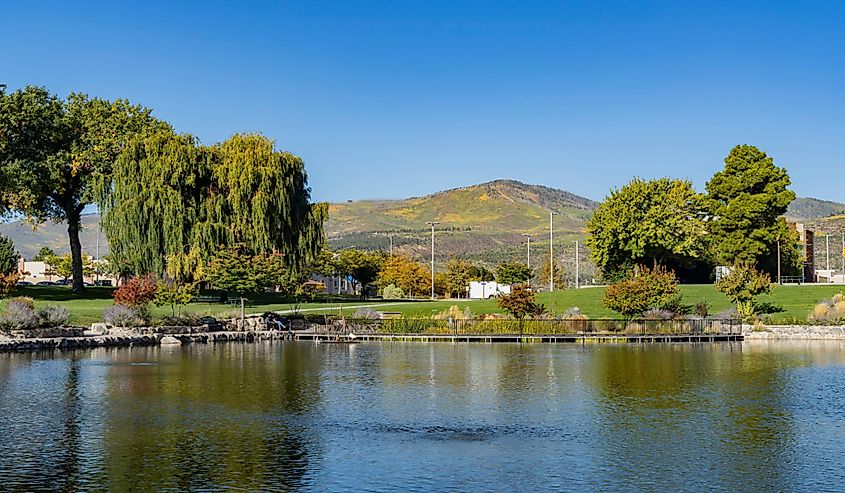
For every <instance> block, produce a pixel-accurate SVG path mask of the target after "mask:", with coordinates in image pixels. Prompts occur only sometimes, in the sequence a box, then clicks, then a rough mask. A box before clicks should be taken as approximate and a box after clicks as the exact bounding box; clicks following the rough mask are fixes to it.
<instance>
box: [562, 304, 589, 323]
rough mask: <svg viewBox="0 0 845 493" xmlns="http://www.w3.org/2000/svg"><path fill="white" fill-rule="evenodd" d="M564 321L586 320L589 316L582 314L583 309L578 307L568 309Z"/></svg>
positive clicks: (564, 314) (564, 313)
mask: <svg viewBox="0 0 845 493" xmlns="http://www.w3.org/2000/svg"><path fill="white" fill-rule="evenodd" d="M563 319H564V320H586V319H587V316H586V315H584V314H583V313H581V309H580V308H578V307H577V306H573V307H572V308H569V309H567V310H566V311H565V312H563Z"/></svg>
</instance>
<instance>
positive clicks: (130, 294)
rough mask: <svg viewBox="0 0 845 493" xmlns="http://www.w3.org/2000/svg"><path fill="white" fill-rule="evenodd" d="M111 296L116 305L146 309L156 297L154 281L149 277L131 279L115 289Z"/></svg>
mask: <svg viewBox="0 0 845 493" xmlns="http://www.w3.org/2000/svg"><path fill="white" fill-rule="evenodd" d="M113 296H114V302H115V303H117V304H118V305H125V306H131V307H133V308H142V307H146V306H147V305H149V304H150V302H152V301H153V299H155V297H156V280H155V278H153V276H149V275H148V276H144V277H133V278H132V279H129V280H128V281H126V282H125V283H123V284H122V285H121V286H120V287H119V288H117V290H116V291H115V292H114V294H113Z"/></svg>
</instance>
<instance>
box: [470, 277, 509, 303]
mask: <svg viewBox="0 0 845 493" xmlns="http://www.w3.org/2000/svg"><path fill="white" fill-rule="evenodd" d="M506 294H511V287H510V285H509V284H499V283H497V282H495V281H472V282H470V283H469V298H470V299H473V300H486V299H488V298H498V297H499V296H502V295H506Z"/></svg>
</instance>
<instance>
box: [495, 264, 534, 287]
mask: <svg viewBox="0 0 845 493" xmlns="http://www.w3.org/2000/svg"><path fill="white" fill-rule="evenodd" d="M532 277H534V271H533V270H532V269H531V268H530V267H528V266H527V265H525V264H523V263H522V262H517V261H511V262H501V263H500V264H499V265H497V266H496V282H497V283H499V284H525V283H528V281H529V280H531V278H532Z"/></svg>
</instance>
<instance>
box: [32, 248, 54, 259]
mask: <svg viewBox="0 0 845 493" xmlns="http://www.w3.org/2000/svg"><path fill="white" fill-rule="evenodd" d="M55 255H56V252H54V251H53V249H52V248H50V247H48V246H43V247H41V248H40V249H39V250H38V253H37V254H36V255H35V258H33V259H32V260H34V261H36V262H44V261H46V260H47V259H48V258H50V257H54V256H55Z"/></svg>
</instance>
